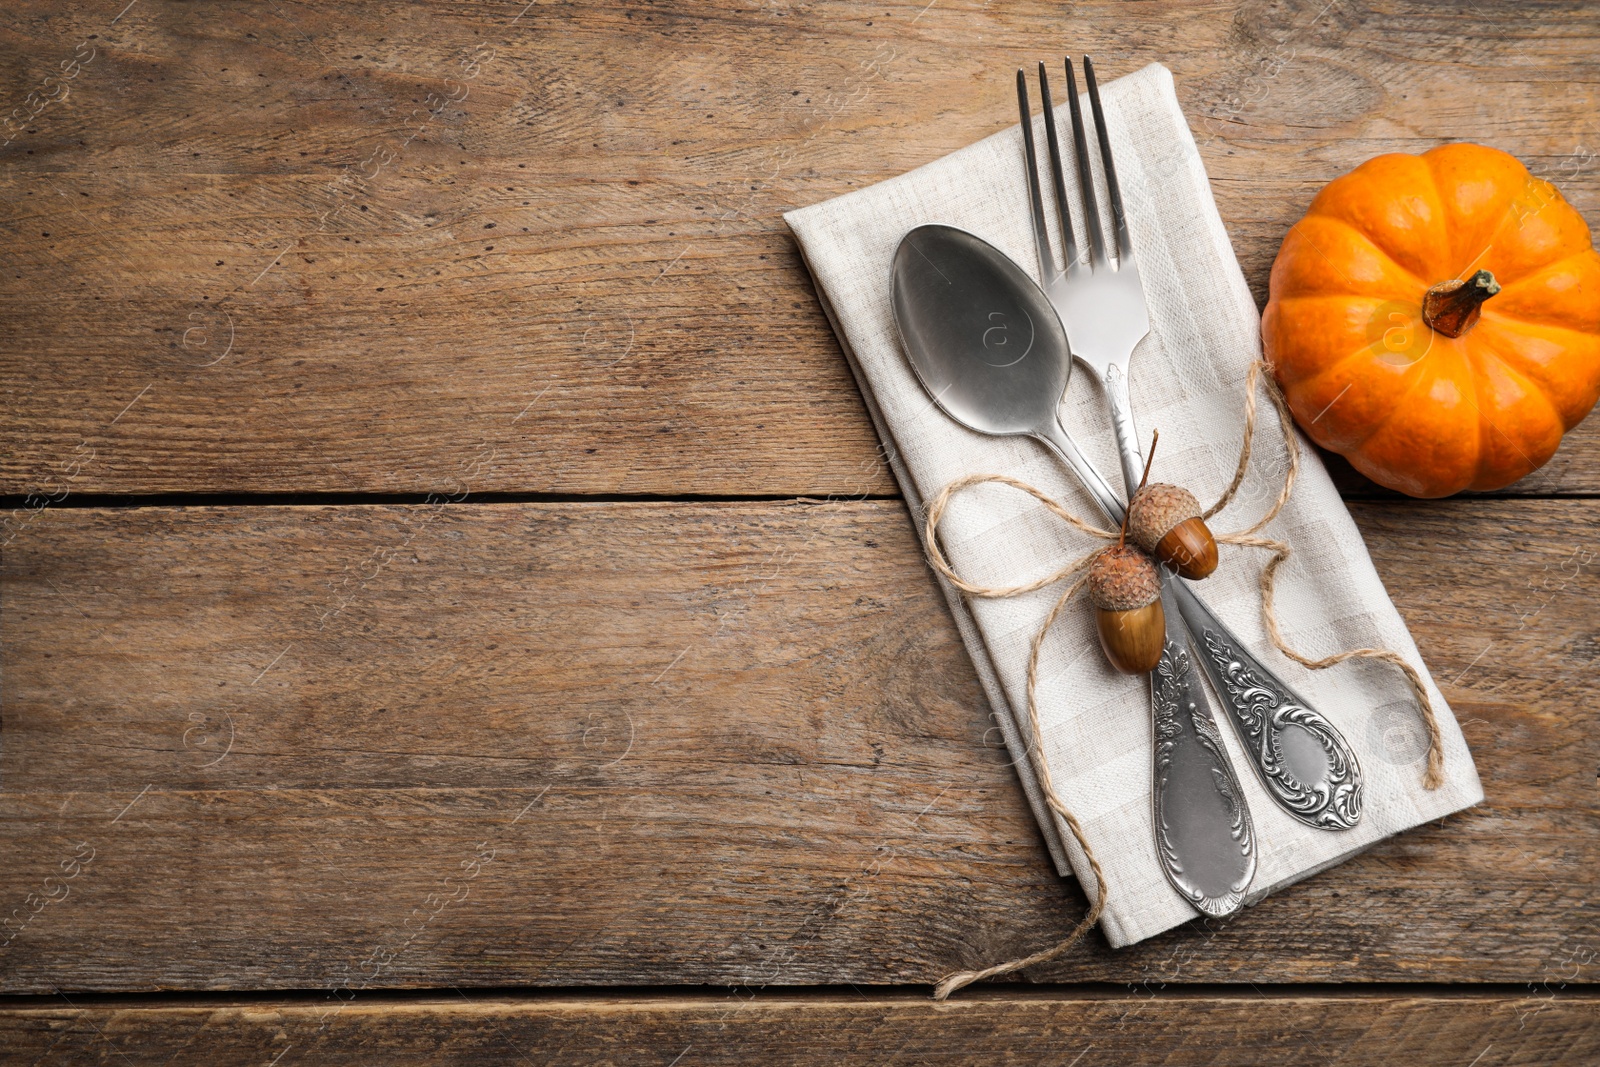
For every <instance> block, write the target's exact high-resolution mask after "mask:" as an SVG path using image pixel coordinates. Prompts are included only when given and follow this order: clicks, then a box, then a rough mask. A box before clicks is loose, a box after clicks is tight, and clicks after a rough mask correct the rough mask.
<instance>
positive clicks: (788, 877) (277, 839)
mask: <svg viewBox="0 0 1600 1067" xmlns="http://www.w3.org/2000/svg"><path fill="white" fill-rule="evenodd" d="M1597 511H1600V504H1596V502H1594V501H1589V500H1567V501H1498V502H1492V501H1472V502H1467V501H1455V502H1448V503H1440V504H1408V505H1391V504H1369V505H1360V506H1358V507H1357V508H1356V514H1357V517H1358V520H1359V522H1360V523H1361V525H1362V527H1363V529H1364V531H1365V533H1366V536H1367V538H1368V541H1369V543H1370V545H1371V547H1372V549H1373V552H1374V555H1375V559H1376V561H1377V564H1378V567H1379V570H1380V572H1381V574H1382V575H1383V577H1384V579H1385V581H1386V582H1387V583H1388V585H1389V588H1390V589H1391V590H1392V591H1393V593H1394V595H1395V596H1396V598H1397V602H1398V604H1399V606H1400V608H1401V610H1402V611H1403V612H1404V613H1405V614H1406V616H1407V618H1408V619H1409V621H1410V623H1411V624H1412V626H1413V628H1414V630H1415V633H1416V635H1417V638H1418V641H1419V643H1420V645H1421V647H1422V650H1423V653H1424V655H1425V656H1426V657H1427V658H1428V660H1429V662H1430V663H1431V664H1432V666H1433V667H1434V669H1435V672H1436V674H1437V675H1438V677H1439V678H1440V679H1441V681H1442V682H1443V684H1444V685H1445V689H1446V693H1447V695H1448V696H1449V698H1450V699H1451V701H1452V704H1453V705H1454V707H1455V710H1456V713H1457V715H1458V716H1459V717H1460V719H1461V720H1462V722H1463V724H1464V728H1465V730H1466V733H1467V736H1468V738H1469V740H1470V741H1471V742H1472V743H1473V744H1474V747H1475V753H1476V756H1477V759H1478V761H1479V767H1480V771H1481V773H1482V774H1483V777H1484V781H1485V785H1486V789H1487V792H1488V796H1489V801H1488V803H1487V804H1486V805H1485V806H1483V807H1480V808H1478V809H1475V810H1473V811H1471V812H1468V813H1465V814H1463V815H1461V816H1459V817H1456V818H1452V819H1450V820H1448V821H1447V822H1445V823H1444V824H1443V825H1437V826H1428V827H1425V828H1422V829H1419V830H1417V831H1414V832H1412V833H1410V834H1407V835H1405V836H1404V837H1403V838H1401V839H1398V840H1395V841H1391V842H1388V843H1387V844H1384V845H1381V846H1380V847H1378V848H1376V849H1374V850H1372V851H1371V852H1369V853H1367V854H1365V855H1363V856H1361V857H1359V858H1357V859H1355V860H1352V861H1351V862H1349V863H1346V864H1345V865H1343V866H1341V867H1339V868H1337V869H1335V870H1333V871H1329V872H1327V873H1325V874H1323V875H1320V876H1318V877H1317V878H1314V879H1312V880H1310V881H1308V882H1306V883H1304V884H1301V885H1299V886H1296V887H1293V888H1291V889H1290V890H1288V891H1286V892H1284V893H1282V894H1279V895H1277V896H1275V897H1273V898H1271V899H1269V900H1268V901H1266V902H1265V903H1263V904H1261V905H1260V906H1258V907H1256V908H1254V909H1252V910H1251V911H1249V912H1248V913H1246V914H1245V915H1243V916H1241V917H1240V918H1238V919H1236V920H1234V921H1232V922H1228V923H1223V924H1213V925H1209V926H1206V927H1203V928H1202V927H1197V926H1191V927H1188V928H1184V929H1180V930H1177V931H1174V932H1172V933H1170V934H1168V935H1166V936H1164V937H1160V938H1156V939H1154V940H1152V941H1150V942H1147V943H1145V944H1142V945H1140V946H1138V947H1136V948H1132V949H1127V950H1124V951H1121V952H1118V953H1115V954H1113V953H1112V952H1110V951H1109V950H1107V949H1106V948H1105V947H1104V945H1103V943H1102V942H1099V941H1097V940H1096V941H1094V942H1093V943H1091V944H1090V945H1088V946H1087V947H1085V948H1084V949H1083V950H1081V951H1077V952H1074V953H1073V954H1071V956H1070V957H1069V958H1068V959H1067V960H1065V961H1063V962H1061V963H1060V964H1058V965H1055V966H1052V967H1047V968H1041V969H1039V970H1038V971H1037V972H1036V973H1033V974H1030V975H1029V977H1030V978H1032V979H1035V980H1041V979H1063V978H1072V979H1078V980H1107V981H1117V982H1150V983H1162V982H1179V981H1219V980H1226V981H1240V982H1243V981H1252V982H1285V981H1324V980H1328V981H1358V982H1363V981H1364V982H1371V981H1410V980H1427V981H1477V982H1483V981H1506V982H1526V983H1551V984H1555V983H1558V982H1578V981H1591V980H1593V977H1594V972H1593V965H1594V945H1595V937H1596V933H1597V931H1596V928H1595V924H1594V921H1593V917H1592V915H1591V914H1590V909H1589V904H1588V902H1589V901H1590V900H1591V899H1592V898H1593V894H1594V890H1595V884H1596V881H1595V880H1596V871H1597V870H1600V863H1597V859H1600V857H1597V855H1596V853H1597V848H1596V841H1597V837H1596V832H1595V831H1596V828H1597V823H1600V820H1597V814H1600V813H1597V811H1596V805H1595V795H1594V791H1593V789H1594V785H1593V774H1594V767H1595V765H1596V760H1595V743H1594V740H1593V736H1592V731H1590V730H1589V728H1588V725H1587V720H1586V719H1585V717H1584V716H1583V715H1581V714H1579V713H1578V709H1582V708H1584V707H1586V706H1587V704H1588V702H1589V700H1590V694H1591V693H1592V689H1593V683H1592V679H1593V676H1594V673H1593V672H1594V668H1595V663H1594V647H1595V645H1594V613H1593V611H1592V610H1591V609H1590V607H1589V605H1590V604H1591V603H1592V600H1593V597H1594V594H1595V580H1596V579H1595V570H1596V565H1597V561H1596V559H1595V553H1594V551H1593V550H1592V549H1590V548H1588V547H1586V542H1585V540H1584V537H1585V534H1584V533H1583V531H1587V530H1592V529H1594V528H1595V522H1596V516H1597ZM3 568H4V569H3V575H0V577H3V586H0V590H3V593H0V595H3V601H0V609H3V610H0V649H3V652H4V660H3V662H0V678H3V679H4V686H5V688H4V691H3V694H0V696H3V698H4V699H3V707H4V735H3V741H4V744H3V746H0V789H3V790H4V791H3V792H0V836H3V838H4V841H5V844H4V846H3V854H4V855H5V856H6V857H7V859H6V862H5V863H3V864H0V906H3V908H4V912H3V914H4V915H6V916H7V917H8V919H7V922H8V923H9V925H7V926H6V928H5V929H6V933H5V934H4V935H3V936H5V937H6V938H7V939H8V940H7V944H6V945H5V947H4V948H0V988H3V989H4V990H5V991H11V992H49V991H52V990H54V989H56V988H58V987H59V988H64V989H66V990H68V991H69V992H71V991H73V990H107V991H115V990H134V989H165V988H188V989H248V988H298V989H331V988H336V987H348V988H350V989H355V990H361V989H368V988H379V987H399V986H435V987H438V986H442V985H458V986H463V987H465V986H473V985H476V986H505V985H514V984H515V985H526V984H540V985H588V986H593V985H612V984H628V985H636V984H653V983H711V984H730V985H732V984H744V985H751V986H765V985H796V984H799V985H811V984H832V983H843V982H854V983H858V984H861V983H873V984H880V983H885V982H915V983H925V982H929V981H931V980H933V979H934V978H936V977H938V976H939V975H941V974H943V973H945V972H946V971H948V970H951V969H953V968H957V967H964V966H971V965H975V964H982V963H987V962H992V961H995V960H998V959H1002V958H1006V957H1009V956H1012V955H1015V954H1018V953H1019V952H1022V951H1026V950H1028V949H1031V948H1034V947H1037V946H1039V945H1041V944H1044V943H1046V942H1048V941H1050V940H1051V939H1053V938H1054V937H1056V936H1058V935H1060V933H1061V932H1062V931H1064V930H1066V929H1067V928H1068V927H1069V926H1070V924H1071V923H1072V921H1073V920H1074V918H1075V917H1076V916H1077V915H1078V914H1079V913H1080V910H1081V907H1082V901H1081V897H1080V896H1079V894H1078V892H1077V890H1076V888H1075V887H1074V886H1073V885H1072V884H1071V883H1070V882H1063V881H1062V880H1061V879H1060V878H1058V877H1057V876H1055V874H1054V873H1053V871H1052V868H1051V866H1050V864H1049V862H1048V859H1047V857H1046V855H1045V853H1044V850H1043V848H1042V845H1041V842H1040V840H1039V837H1038V832H1037V829H1036V827H1035V826H1034V824H1033V822H1032V819H1031V816H1030V814H1029V812H1028V810H1027V808H1026V806H1025V803H1024V802H1023V800H1022V797H1021V794H1020V790H1019V789H1018V788H1017V786H1016V783H1015V779H1014V775H1013V772H1012V770H1011V769H1010V768H1009V766H1008V765H1007V762H1006V757H1005V753H1004V750H1003V749H1002V748H1001V747H1000V745H999V741H998V732H997V731H996V730H995V729H993V724H992V722H991V721H990V720H989V718H988V713H987V710H986V708H985V705H984V701H983V697H982V695H981V691H980V690H979V688H978V686H977V684H976V681H975V678H974V676H973V674H972V670H971V667H970V665H969V663H968V661H967V659H966V656H965V652H964V650H963V649H962V647H961V645H960V643H959V641H958V639H957V637H956V634H955V631H954V628H953V625H952V623H951V621H950V619H949V617H948V615H947V613H946V611H945V608H944V607H943V604H942V601H941V600H940V598H939V597H938V595H937V594H936V592H935V590H934V587H933V585H932V582H931V580H930V578H929V576H928V574H927V571H926V569H925V565H924V563H923V562H922V560H921V559H920V557H919V554H918V551H917V547H916V543H915V541H914V538H913V535H912V531H911V528H910V523H909V521H908V518H907V516H906V514H905V513H904V511H903V509H902V507H901V505H900V504H898V503H897V502H892V501H868V502H836V503H828V504H805V503H771V502H767V503H763V502H744V503H714V502H705V503H697V504H696V503H679V504H667V503H655V504H646V503H631V504H630V503H618V504H599V503H590V504H526V505H467V504H462V505H440V506H438V507H433V508H429V507H421V506H363V507H320V506H319V507H272V508H248V509H243V508H190V509H160V508H145V509H117V510H103V509H70V508H69V509H56V510H52V511H47V512H45V513H43V514H42V515H40V516H39V517H38V519H36V520H35V522H33V523H32V524H31V525H30V526H29V527H27V528H26V529H25V530H24V531H23V533H22V535H21V536H20V537H19V538H18V539H17V540H16V541H15V542H13V544H12V545H11V546H10V547H9V548H8V549H7V551H6V553H5V555H4V559H3ZM1373 728H1374V729H1375V730H1379V731H1380V732H1382V731H1383V730H1384V729H1385V724H1384V723H1377V722H1375V723H1374V725H1373ZM1394 754H1395V758H1396V759H1397V760H1407V759H1415V758H1416V757H1417V756H1418V754H1419V753H1418V751H1416V750H1414V749H1412V748H1411V747H1408V739H1407V738H1404V737H1400V738H1396V739H1395V741H1394ZM69 875H70V877H69Z"/></svg>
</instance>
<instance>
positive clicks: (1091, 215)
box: [1066, 56, 1109, 266]
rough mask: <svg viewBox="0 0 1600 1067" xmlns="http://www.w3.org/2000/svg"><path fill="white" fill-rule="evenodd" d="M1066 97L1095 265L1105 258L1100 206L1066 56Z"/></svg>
mask: <svg viewBox="0 0 1600 1067" xmlns="http://www.w3.org/2000/svg"><path fill="white" fill-rule="evenodd" d="M1066 67H1067V100H1068V101H1069V102H1070V103H1071V105H1072V145H1073V148H1074V149H1075V150H1076V152H1075V154H1076V155H1077V157H1078V186H1079V187H1080V188H1081V189H1082V190H1083V225H1084V228H1085V229H1086V230H1088V231H1089V254H1090V255H1092V256H1093V257H1094V262H1095V264H1096V265H1097V266H1098V265H1100V264H1103V263H1107V262H1109V261H1108V260H1107V259H1106V242H1105V237H1104V236H1103V235H1102V234H1101V232H1100V208H1099V205H1097V204H1096V203H1095V198H1094V171H1092V170H1090V169H1089V142H1088V140H1087V138H1085V136H1084V133H1083V109H1082V108H1080V107H1079V106H1078V81H1077V79H1076V78H1074V77H1073V76H1072V57H1071V56H1068V57H1067V62H1066Z"/></svg>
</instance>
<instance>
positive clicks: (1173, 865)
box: [1150, 640, 1255, 917]
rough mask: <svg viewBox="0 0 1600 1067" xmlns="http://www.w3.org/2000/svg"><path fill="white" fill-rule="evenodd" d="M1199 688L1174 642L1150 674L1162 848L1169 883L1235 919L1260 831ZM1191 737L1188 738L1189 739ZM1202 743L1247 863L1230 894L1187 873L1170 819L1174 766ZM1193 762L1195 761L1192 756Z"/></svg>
mask: <svg viewBox="0 0 1600 1067" xmlns="http://www.w3.org/2000/svg"><path fill="white" fill-rule="evenodd" d="M1195 684H1196V679H1195V676H1194V672H1193V670H1192V668H1191V666H1190V660H1189V652H1188V650H1187V649H1185V648H1183V647H1182V646H1181V645H1179V644H1177V643H1176V642H1173V641H1171V640H1169V641H1167V643H1166V647H1165V649H1163V651H1162V654H1161V662H1160V663H1159V664H1157V666H1156V669H1155V671H1154V672H1152V674H1151V675H1150V696H1151V708H1152V712H1153V715H1154V727H1155V761H1154V771H1155V788H1154V790H1153V797H1152V800H1153V805H1154V816H1155V828H1156V844H1157V847H1158V848H1159V850H1160V853H1161V864H1162V868H1163V870H1164V871H1165V872H1166V874H1167V880H1168V881H1169V882H1170V883H1171V884H1172V886H1173V888H1175V889H1177V890H1178V892H1179V893H1181V894H1182V895H1183V896H1184V898H1185V899H1187V900H1188V901H1189V903H1191V904H1193V905H1194V907H1195V908H1196V910H1198V911H1200V912H1201V913H1202V914H1204V915H1210V916H1216V917H1222V916H1226V915H1231V914H1233V913H1234V912H1235V911H1238V910H1239V908H1240V907H1241V906H1242V905H1243V904H1244V894H1245V890H1246V889H1247V888H1248V887H1249V885H1250V881H1251V879H1252V878H1253V877H1254V874H1255V858H1254V857H1255V831H1254V827H1253V825H1252V823H1251V821H1250V810H1249V808H1248V807H1246V806H1245V803H1244V800H1243V797H1242V795H1241V791H1240V790H1239V784H1238V781H1237V780H1236V779H1235V778H1234V776H1233V770H1232V768H1231V767H1230V765H1229V763H1228V757H1227V754H1226V751H1225V749H1224V748H1223V744H1222V735H1221V733H1220V732H1219V731H1218V729H1217V724H1216V723H1215V722H1214V721H1213V720H1212V718H1211V715H1210V713H1209V711H1208V709H1207V708H1206V706H1205V705H1204V704H1203V703H1202V702H1201V701H1197V700H1195V699H1194V698H1193V694H1192V693H1191V689H1192V687H1193V686H1194V685H1195ZM1186 735H1188V736H1186ZM1185 743H1188V744H1198V745H1199V746H1200V747H1201V748H1202V749H1203V750H1204V756H1203V757H1201V758H1203V759H1205V763H1206V767H1207V769H1208V770H1209V772H1210V773H1209V775H1208V777H1209V778H1210V780H1211V785H1212V788H1214V789H1215V790H1216V794H1217V796H1218V797H1219V798H1220V799H1221V801H1222V803H1223V805H1224V806H1225V809H1226V811H1227V815H1228V834H1229V836H1230V837H1231V838H1232V840H1233V841H1234V843H1235V845H1236V847H1237V848H1238V854H1239V856H1240V857H1241V858H1242V860H1243V866H1242V868H1241V871H1240V873H1239V877H1238V878H1237V879H1236V880H1235V882H1234V883H1233V885H1232V886H1230V887H1229V889H1228V891H1227V892H1224V893H1217V892H1215V891H1207V890H1206V889H1205V888H1203V887H1201V886H1199V885H1197V884H1196V883H1195V882H1194V880H1193V879H1192V878H1191V877H1190V876H1189V874H1188V872H1187V871H1186V870H1185V866H1184V863H1183V861H1182V858H1181V857H1180V855H1179V853H1180V849H1179V846H1178V843H1177V842H1176V841H1175V840H1174V838H1173V827H1172V824H1171V822H1170V821H1169V820H1168V818H1167V817H1166V801H1167V799H1168V797H1169V796H1170V795H1171V794H1172V793H1173V791H1174V790H1173V764H1174V760H1175V758H1176V756H1177V750H1178V748H1179V746H1180V745H1183V744H1185ZM1190 758H1194V757H1193V756H1191V757H1190Z"/></svg>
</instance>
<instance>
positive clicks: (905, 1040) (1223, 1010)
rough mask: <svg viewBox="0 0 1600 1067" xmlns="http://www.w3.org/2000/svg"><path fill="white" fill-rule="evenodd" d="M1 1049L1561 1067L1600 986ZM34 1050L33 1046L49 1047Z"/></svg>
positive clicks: (1594, 1032) (86, 1030)
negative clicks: (1576, 991)
mask: <svg viewBox="0 0 1600 1067" xmlns="http://www.w3.org/2000/svg"><path fill="white" fill-rule="evenodd" d="M0 1045H4V1046H5V1048H6V1049H7V1050H8V1052H7V1053H5V1054H0V1055H4V1056H5V1057H6V1058H5V1059H4V1060H3V1061H0V1062H6V1063H17V1064H32V1063H35V1062H40V1060H41V1059H42V1058H43V1057H45V1056H50V1057H53V1059H51V1060H50V1062H66V1061H67V1060H72V1061H74V1062H89V1060H90V1058H91V1057H93V1058H94V1062H101V1063H110V1062H116V1063H124V1062H125V1063H128V1064H134V1065H138V1064H146V1063H148V1064H162V1065H167V1064H170V1065H172V1067H182V1065H185V1064H205V1065H209V1064H214V1063H269V1062H270V1063H273V1064H274V1065H275V1067H296V1065H298V1064H304V1063H325V1064H343V1063H361V1064H366V1063H373V1062H396V1061H398V1060H399V1059H401V1058H402V1057H403V1058H404V1060H405V1062H407V1063H417V1064H476V1063H485V1062H523V1063H537V1064H541V1065H544V1064H548V1065H551V1067H556V1065H577V1064H618V1063H652V1064H675V1065H676V1067H697V1065H703V1064H740V1065H743V1064H749V1063H761V1064H771V1065H774V1067H776V1065H782V1064H796V1065H800V1064H873V1065H878V1064H928V1063H952V1064H954V1063H970V1064H984V1065H988V1064H995V1065H1004V1064H1038V1063H1063V1064H1065V1063H1072V1064H1075V1065H1076V1067H1103V1065H1119V1067H1120V1065H1125V1064H1161V1065H1163V1067H1219V1065H1223V1064H1237V1063H1250V1064H1256V1065H1260V1067H1272V1065H1279V1064H1281V1065H1284V1067H1300V1065H1302V1064H1306V1063H1334V1062H1337V1063H1339V1064H1340V1065H1341V1067H1365V1065H1372V1067H1379V1065H1381V1067H1389V1065H1392V1064H1394V1063H1396V1062H1405V1063H1416V1064H1457V1065H1460V1064H1469V1063H1477V1064H1495V1065H1497V1067H1499V1065H1514V1064H1520V1065H1528V1067H1562V1065H1572V1067H1579V1065H1587V1064H1592V1063H1594V1062H1595V1061H1596V1059H1597V1058H1600V1001H1597V1000H1596V998H1595V997H1594V996H1593V995H1592V994H1584V995H1578V996H1574V995H1573V994H1571V993H1566V992H1562V993H1555V992H1545V991H1537V990H1535V991H1529V992H1527V993H1521V992H1513V993H1495V994H1476V995H1472V994H1468V995H1445V996H1439V995H1434V996H1428V995H1423V994H1418V993H1411V994H1403V993H1402V994H1395V993H1388V994H1376V995H1372V994H1362V995H1355V996H1339V995H1327V994H1320V993H1309V992H1299V991H1282V992H1276V993H1244V994H1241V993H1233V992H1228V993H1220V994H1218V993H1207V994H1204V995H1190V996H1173V995H1170V994H1167V995H1162V994H1157V993H1148V992H1142V991H1130V992H1126V993H1124V992H1115V993H1103V994H1095V993H1083V992H1071V993H1065V994H1061V995H1029V994H1017V993H1006V994H1003V995H990V996H983V995H972V994H968V995H967V996H965V997H964V998H962V999H960V1000H957V1001H953V1002H949V1003H945V1004H934V1003H932V1002H930V1001H929V1000H927V999H925V998H923V999H917V998H912V997H895V996H885V995H884V994H882V993H880V992H878V991H876V990H874V991H870V992H861V993H858V994H856V995H854V996H850V995H822V996H807V997H794V996H789V997H783V996H772V995H761V996H756V995H753V994H750V993H746V992H743V991H738V992H735V993H731V994H728V995H724V996H686V997H672V998H666V997H659V996H635V997H616V998H613V997H594V996H583V997H572V998H551V997H544V998H537V999H530V998H521V997H503V996H498V997H482V998H480V997H471V998H468V997H466V995H465V994H463V995H462V996H459V997H458V996H451V997H450V998H449V999H443V998H429V999H426V1000H414V1001H413V1000H406V1001H393V1000H390V1001H379V1002H376V1003H366V1002H364V1000H362V999H357V1000H355V1001H353V1002H350V1003H344V1002H338V1001H334V1002H328V1001H323V1002H320V1003H319V1002H316V1001H308V1000H306V999H275V998H273V999H254V1000H249V1001H226V1000H223V1001H206V1002H203V1003H196V1004H184V1003H183V1002H181V1001H180V1002H178V1003H170V1002H169V1003H153V1004H152V1003H141V1002H139V1001H137V1000H133V1001H116V1002H111V1003H92V1004H85V1005H79V1006H70V1005H67V1004H63V1003H61V1002H60V1001H56V1002H55V1003H53V1004H50V1005H48V1006H43V1007H40V1006H28V1007H10V1008H5V1009H0ZM36 1057H37V1058H38V1059H36Z"/></svg>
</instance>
